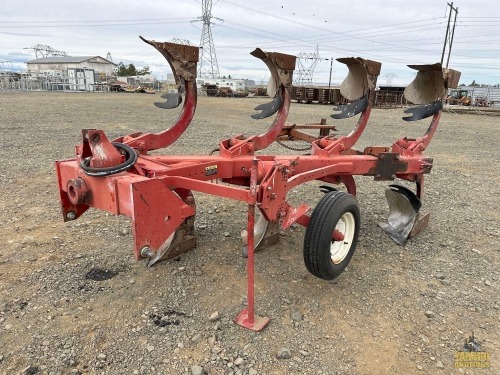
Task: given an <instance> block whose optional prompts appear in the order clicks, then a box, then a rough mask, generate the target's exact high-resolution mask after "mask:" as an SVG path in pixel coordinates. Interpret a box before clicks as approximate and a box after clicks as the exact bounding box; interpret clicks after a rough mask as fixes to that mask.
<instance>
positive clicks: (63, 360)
mask: <svg viewBox="0 0 500 375" xmlns="http://www.w3.org/2000/svg"><path fill="white" fill-rule="evenodd" d="M155 100H158V96H157V95H140V94H117V93H105V94H104V93H102V94H98V93H96V94H58V93H3V94H0V128H1V129H0V131H1V134H2V135H1V137H0V158H1V161H2V168H1V169H0V177H1V178H0V188H1V195H0V208H1V209H0V222H1V223H2V226H1V234H2V235H1V237H0V238H1V240H0V241H1V243H2V247H1V248H0V373H1V374H67V373H71V374H203V373H206V374H251V375H256V374H267V375H281V374H325V375H326V374H342V375H344V374H347V375H349V374H352V375H354V374H363V375H365V374H366V375H372V374H460V373H462V374H466V373H468V374H498V373H500V361H499V359H498V356H499V353H500V352H499V348H500V325H499V323H500V320H499V317H500V297H499V296H500V293H499V289H500V271H499V267H498V265H499V259H500V251H499V249H500V246H499V243H500V226H499V221H500V210H499V209H500V206H499V199H498V197H499V195H500V174H499V171H500V151H499V148H498V135H499V122H498V117H487V116H479V115H456V114H450V113H444V114H443V117H442V121H441V124H440V127H439V128H438V131H437V133H436V135H435V137H434V139H433V142H432V143H431V145H430V147H429V148H428V150H427V151H426V154H427V155H429V156H432V157H434V169H433V172H432V174H431V175H429V176H428V178H427V181H426V182H427V184H426V195H425V198H424V207H425V210H428V211H430V212H431V220H430V226H429V228H427V229H426V230H425V231H424V232H423V233H421V234H420V235H419V236H417V237H416V238H414V239H412V240H410V241H409V242H408V243H407V244H406V246H404V247H399V246H397V245H396V244H394V243H393V242H392V241H391V240H390V239H389V238H388V237H386V236H385V234H383V232H382V230H381V229H380V228H379V227H378V226H377V222H378V221H382V220H384V219H385V218H386V216H387V204H386V203H385V199H384V189H385V184H384V183H380V182H374V181H372V179H370V178H364V177H359V178H356V181H357V183H358V191H359V194H358V200H359V204H360V208H361V214H362V227H361V233H360V241H359V245H358V247H357V250H356V253H355V254H354V257H353V259H352V261H351V263H350V265H349V267H348V269H347V271H346V272H344V273H343V274H342V275H341V276H340V277H339V278H338V279H337V280H336V281H335V282H327V281H324V280H320V279H317V278H315V277H313V276H312V275H310V274H309V273H308V272H307V270H306V268H305V266H304V264H303V259H302V241H303V236H304V229H303V228H301V227H294V228H292V229H291V230H288V231H287V232H285V233H283V234H282V236H281V241H280V242H279V243H278V244H277V245H275V246H273V247H272V248H270V249H267V250H265V251H263V252H259V253H258V254H257V255H256V272H257V274H256V276H257V279H256V308H257V313H258V314H260V315H265V316H268V317H270V318H271V323H270V324H269V325H268V326H267V327H266V328H265V329H264V330H263V331H262V332H260V333H255V332H252V331H248V330H245V329H243V328H241V327H239V326H237V325H235V324H234V323H233V319H234V318H235V316H236V315H237V313H238V312H239V311H240V310H241V309H242V307H243V305H244V303H245V295H246V282H245V259H243V258H242V256H241V243H240V241H241V240H240V238H239V237H240V231H241V229H243V228H244V226H245V220H246V219H245V217H246V214H245V206H244V205H242V204H241V203H235V202H233V201H230V200H225V199H218V198H214V197H209V196H205V195H202V194H197V195H196V196H195V197H196V202H197V210H198V211H197V220H196V227H195V228H196V234H197V237H198V246H197V248H196V249H195V250H194V251H192V252H190V253H188V254H185V255H182V256H181V257H180V258H179V259H177V260H176V261H170V262H161V263H160V264H158V265H157V266H155V267H153V268H151V269H148V268H146V267H145V265H144V263H143V262H139V263H137V262H135V261H134V260H133V258H132V234H131V231H130V222H129V220H128V219H126V218H123V217H114V216H111V215H108V214H106V213H104V212H100V211H96V210H90V211H88V212H87V213H85V214H84V216H83V217H82V218H80V219H79V220H76V221H74V222H70V223H63V221H62V217H61V215H60V212H59V198H58V194H57V188H56V177H55V172H54V161H55V160H59V159H64V158H68V157H72V156H73V153H74V145H75V144H77V143H79V142H80V137H81V135H80V134H81V133H80V129H81V128H98V129H103V130H105V132H106V133H107V134H108V136H110V137H113V136H118V135H122V134H128V133H131V132H134V131H137V130H141V131H159V130H161V129H164V128H165V127H167V126H168V124H170V123H172V121H173V120H174V119H175V117H176V114H177V112H176V111H177V110H172V111H164V110H160V109H157V108H155V107H153V104H152V103H153V101H155ZM263 101H265V100H262V99H250V98H246V99H225V98H207V97H201V98H200V99H199V105H198V110H197V115H196V117H195V120H194V121H193V123H192V124H191V126H190V128H189V129H188V131H187V132H186V133H185V134H184V135H183V136H182V137H181V139H179V141H178V142H176V143H175V144H174V145H173V146H172V147H171V148H170V149H169V150H168V152H169V153H175V154H186V153H187V154H193V153H194V154H206V153H208V152H209V151H210V150H211V149H213V148H214V147H216V146H217V143H218V140H220V139H223V138H227V137H230V136H233V135H235V134H239V133H246V134H247V135H251V134H257V133H260V132H262V131H263V130H264V129H265V128H266V127H267V126H268V124H269V121H266V120H262V121H254V120H251V119H250V118H249V115H250V114H252V113H254V111H253V107H255V106H256V105H257V104H260V103H261V102H263ZM329 114H331V106H321V105H306V104H297V103H293V104H292V107H291V112H290V117H289V120H290V122H291V123H294V122H299V123H303V122H309V123H311V122H318V121H319V120H320V118H322V117H325V118H328V119H329V121H328V123H331V122H332V121H333V120H331V119H330V118H329V117H328V116H329ZM401 116H402V110H401V109H390V110H379V109H377V110H374V111H373V113H372V118H371V123H370V124H369V126H368V128H367V130H366V132H365V134H364V135H363V137H362V139H361V140H360V142H359V144H358V145H357V148H362V147H364V146H367V145H384V146H386V145H390V144H391V142H393V141H394V140H396V139H397V138H399V137H402V136H404V135H409V136H418V135H421V134H423V132H424V131H425V129H426V128H427V126H428V122H427V121H421V123H420V122H419V123H418V124H407V123H404V122H403V121H401V120H400V118H401ZM352 123H353V120H351V119H350V120H343V121H341V122H339V123H338V124H336V125H337V127H338V129H339V130H340V131H341V132H348V131H349V129H350V128H351V125H352ZM163 152H165V151H163ZM266 152H268V153H273V154H276V153H290V152H291V151H289V150H286V149H284V148H282V147H280V146H278V145H276V146H272V147H271V148H269V149H268V150H267V151H266ZM317 185H318V184H316V183H311V184H310V185H308V186H301V187H299V188H297V189H296V190H294V191H293V192H292V197H291V198H292V201H294V200H295V201H299V200H300V201H305V202H307V203H309V204H311V205H313V204H314V202H316V201H317V200H318V199H319V198H320V197H321V195H322V193H320V192H319V189H318V188H317ZM472 333H474V335H475V337H476V339H477V341H479V343H480V345H481V349H482V350H484V351H487V352H489V353H490V355H491V358H490V360H491V367H490V368H489V369H455V368H454V355H455V352H456V351H459V350H461V348H462V347H463V345H464V341H465V340H466V338H467V337H468V336H469V335H471V334H472Z"/></svg>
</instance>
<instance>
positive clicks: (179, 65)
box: [116, 37, 199, 154]
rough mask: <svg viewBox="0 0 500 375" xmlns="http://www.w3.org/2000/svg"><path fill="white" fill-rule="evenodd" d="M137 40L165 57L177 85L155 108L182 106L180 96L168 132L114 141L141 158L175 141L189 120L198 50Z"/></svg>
mask: <svg viewBox="0 0 500 375" xmlns="http://www.w3.org/2000/svg"><path fill="white" fill-rule="evenodd" d="M140 38H141V39H142V40H143V41H144V42H146V43H148V44H150V45H151V46H153V47H155V48H156V49H157V50H158V51H159V52H160V53H161V54H162V55H163V56H164V57H165V59H166V60H167V62H168V63H169V65H170V68H171V69H172V72H173V74H174V77H175V83H176V85H177V92H176V93H172V94H170V93H167V94H165V95H162V98H166V99H167V101H166V102H164V103H160V102H156V103H155V105H156V106H157V107H159V108H164V109H170V108H175V107H177V106H178V105H179V104H180V103H181V102H182V96H181V95H182V93H185V100H184V106H183V107H182V111H181V113H180V115H179V118H178V119H177V121H176V122H175V124H173V125H172V126H171V127H170V128H169V129H167V130H165V131H163V132H160V133H146V134H143V133H140V132H139V133H134V134H130V135H127V136H125V137H123V138H119V139H117V140H116V141H117V142H123V143H124V144H126V145H128V146H130V147H133V148H136V149H137V150H138V151H139V152H140V153H141V154H145V153H147V152H148V151H149V150H156V149H159V148H163V147H167V146H169V145H171V144H172V143H173V142H175V141H176V140H177V139H179V137H180V136H181V135H182V133H184V131H185V130H186V129H187V127H188V126H189V124H190V123H191V121H192V120H193V117H194V113H195V110H196V101H197V88H196V66H197V62H198V54H199V48H198V47H193V46H187V45H184V44H175V43H167V42H162V43H161V42H155V41H154V40H146V39H144V38H143V37H140Z"/></svg>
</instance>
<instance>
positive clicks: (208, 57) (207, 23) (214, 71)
mask: <svg viewBox="0 0 500 375" xmlns="http://www.w3.org/2000/svg"><path fill="white" fill-rule="evenodd" d="M201 9H202V16H201V17H198V18H197V19H196V20H194V21H192V22H203V31H202V32H201V40H200V49H201V51H200V52H201V55H200V59H199V62H198V77H200V78H219V65H218V64H217V56H216V55H215V46H214V40H213V38H212V28H211V27H212V25H214V23H213V22H212V20H213V19H215V20H217V21H221V22H222V21H223V19H221V18H218V17H213V16H212V0H201Z"/></svg>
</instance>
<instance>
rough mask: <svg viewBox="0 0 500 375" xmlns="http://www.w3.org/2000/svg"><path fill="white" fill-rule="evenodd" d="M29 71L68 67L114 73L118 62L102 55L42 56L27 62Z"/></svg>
mask: <svg viewBox="0 0 500 375" xmlns="http://www.w3.org/2000/svg"><path fill="white" fill-rule="evenodd" d="M26 64H27V65H28V70H29V71H35V72H39V71H60V72H62V73H63V74H64V75H66V73H67V70H68V69H82V70H83V69H85V70H93V71H94V72H96V73H98V74H104V75H107V76H110V75H113V72H114V69H115V68H116V64H115V63H113V62H111V61H109V60H106V59H105V58H103V57H100V56H64V57H63V56H53V57H41V58H39V59H35V60H31V61H28V62H27V63H26Z"/></svg>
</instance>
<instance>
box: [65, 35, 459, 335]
mask: <svg viewBox="0 0 500 375" xmlns="http://www.w3.org/2000/svg"><path fill="white" fill-rule="evenodd" d="M143 40H144V39H143ZM144 41H145V42H147V43H149V44H150V45H152V46H153V47H155V48H156V49H157V50H158V51H159V52H160V53H161V54H162V55H163V56H164V57H165V58H166V59H167V61H168V63H169V64H170V67H171V68H172V71H173V73H174V76H175V78H176V83H177V88H178V90H177V93H173V94H166V95H164V96H163V98H164V99H166V101H165V102H157V103H155V105H156V106H157V107H160V108H167V109H168V108H175V107H177V106H179V105H180V104H181V103H182V102H183V107H182V111H181V114H180V116H179V118H178V119H177V121H176V122H175V123H174V124H173V125H172V126H171V127H170V128H169V129H167V130H165V131H163V132H161V133H154V134H152V133H134V134H129V135H126V136H123V137H120V138H118V139H115V140H112V141H110V140H109V139H108V138H107V137H106V135H105V133H104V131H102V130H96V129H85V130H83V131H82V135H83V140H82V143H81V144H80V145H78V146H76V156H75V157H74V158H72V159H67V160H62V161H57V162H56V169H57V176H58V184H59V191H60V197H61V204H62V212H63V215H64V220H65V221H69V220H75V219H77V218H78V217H80V216H81V215H82V214H83V213H84V212H85V211H86V210H87V209H88V208H90V207H93V208H96V209H100V210H104V211H106V212H109V213H112V214H115V215H124V216H127V217H130V218H131V219H132V226H133V234H134V255H135V258H136V259H137V260H140V259H143V258H145V259H146V261H147V264H148V265H149V266H152V265H153V264H155V263H156V262H158V261H160V260H162V259H171V258H175V257H177V256H179V255H180V254H182V253H184V252H187V251H189V250H191V249H193V248H194V247H195V246H196V237H195V231H194V220H195V214H196V204H195V199H194V195H193V192H196V193H205V194H211V195H215V196H220V197H225V198H229V199H233V200H237V201H241V202H245V203H246V204H247V205H248V213H247V215H248V221H247V223H248V224H247V228H246V231H244V232H243V233H242V239H243V242H244V249H243V252H244V255H245V256H247V272H248V275H247V282H248V286H247V288H248V304H247V307H246V308H245V309H243V310H242V311H241V312H240V314H239V315H238V317H237V318H236V320H235V321H236V323H238V324H240V325H242V326H244V327H246V328H250V329H253V330H260V329H262V328H263V327H264V326H265V325H266V324H267V322H268V321H269V319H268V318H262V317H259V316H257V315H256V314H255V312H254V252H255V251H257V250H260V249H262V248H264V247H267V246H270V245H272V244H274V243H276V242H277V241H278V240H279V231H280V230H286V229H287V228H289V227H290V226H291V225H292V224H294V223H297V224H300V225H303V226H305V227H307V229H306V234H305V238H304V246H303V252H304V262H305V265H306V267H307V269H308V270H309V271H310V272H311V273H312V274H313V275H315V276H317V277H319V278H321V279H326V280H331V279H334V278H336V277H338V276H339V275H340V274H341V273H342V271H343V270H344V269H345V267H346V266H347V264H348V263H349V261H350V259H351V257H352V256H353V253H354V250H355V248H356V244H357V240H358V236H359V228H360V212H359V208H358V204H357V201H356V198H355V196H356V184H355V180H354V178H353V176H355V175H362V176H373V177H374V179H375V180H377V181H393V180H395V179H400V180H406V181H410V182H414V183H415V187H416V188H415V193H414V192H413V191H412V190H411V189H408V188H406V187H403V186H400V185H390V186H389V188H388V189H387V190H386V197H387V200H388V202H389V208H390V213H389V217H388V223H382V224H381V227H382V228H383V229H384V231H385V232H387V233H388V234H389V235H390V236H391V238H392V239H394V241H396V242H397V243H399V244H404V243H405V242H406V240H407V239H408V238H410V237H411V236H413V235H415V234H416V233H418V232H419V231H420V230H421V229H423V228H424V227H425V226H426V225H427V222H428V218H429V215H428V214H426V215H423V214H422V213H421V212H420V206H421V199H422V196H423V191H424V175H425V174H427V173H429V172H430V170H431V168H432V159H431V158H428V157H425V156H423V155H422V152H423V151H424V150H425V148H426V147H427V145H428V144H429V142H430V140H431V138H432V136H433V135H434V132H435V131H436V128H437V126H438V123H439V119H440V116H441V110H442V100H443V98H444V97H445V95H446V90H447V89H448V88H450V87H456V85H457V83H458V78H459V76H460V73H459V72H456V71H453V70H448V69H443V68H442V67H441V65H440V64H434V65H419V66H410V67H411V68H413V69H416V70H417V71H418V73H417V76H416V78H415V80H414V81H413V82H412V83H411V84H410V85H409V86H408V88H407V89H406V91H405V95H406V97H407V98H408V100H410V101H411V102H413V103H415V104H416V106H415V107H413V108H410V109H409V110H407V111H406V112H407V113H409V116H407V117H405V118H403V120H406V121H416V120H422V119H425V118H429V117H431V118H432V119H431V123H430V126H429V128H428V129H427V132H426V133H425V135H423V136H422V137H420V138H416V139H409V138H406V137H405V138H402V139H399V140H396V141H395V142H394V143H393V144H392V145H391V146H389V147H380V146H372V147H367V148H365V149H364V150H361V151H359V150H356V149H354V148H353V146H354V145H355V143H356V142H357V140H358V139H359V137H360V135H361V134H362V133H363V130H364V129H365V127H366V126H367V123H368V120H369V118H370V112H371V108H372V105H373V101H374V98H375V88H376V81H377V77H378V75H379V73H380V69H381V64H380V63H378V62H375V61H371V60H366V59H362V58H342V59H338V61H339V62H340V63H343V64H345V65H347V67H348V69H349V74H348V76H347V78H346V79H345V80H344V82H343V83H342V86H341V93H342V95H343V96H344V97H345V98H346V99H348V100H349V103H348V104H346V105H343V106H339V107H337V110H338V113H336V114H334V115H332V117H333V118H334V119H337V120H341V119H343V118H347V117H352V116H356V115H359V120H358V122H357V125H356V126H355V128H354V130H352V131H351V132H350V133H349V134H348V135H346V136H333V135H329V134H328V133H329V128H332V127H331V126H328V125H311V126H309V128H316V129H317V128H319V129H320V134H319V136H317V137H316V136H312V135H311V134H310V133H307V132H302V131H301V129H303V128H308V126H307V125H302V126H291V125H286V120H287V116H288V112H289V109H290V92H291V88H292V75H293V70H294V69H295V56H291V55H285V54H281V53H276V52H265V51H262V50H260V49H256V50H255V51H253V52H252V53H251V54H252V55H253V56H254V57H257V58H259V59H261V60H262V61H263V62H264V63H265V64H266V65H267V66H268V68H269V70H270V72H271V75H272V80H273V83H274V87H275V88H276V93H275V95H274V97H273V99H272V101H271V102H270V103H268V104H263V105H259V106H258V107H256V110H258V111H260V112H258V113H256V114H254V115H252V117H253V118H254V119H263V118H267V117H269V116H272V115H274V114H275V118H274V121H273V122H272V124H271V125H270V127H269V129H268V130H267V131H266V132H265V133H263V134H261V135H255V136H250V137H245V136H243V135H238V136H235V137H232V138H230V139H225V140H223V141H221V142H220V144H219V147H218V149H217V151H218V155H182V156H168V155H165V156H161V155H157V154H150V151H152V150H156V149H160V148H165V147H168V146H169V145H171V144H172V143H174V142H175V141H176V140H177V139H178V138H179V137H180V136H181V135H182V133H183V132H184V131H185V130H186V129H187V127H188V126H189V124H190V122H191V121H192V119H193V117H194V114H195V109H196V102H197V87H196V66H197V61H198V48H197V47H192V46H186V45H179V44H173V43H159V42H155V41H148V40H144ZM283 138H290V139H301V140H305V141H307V142H309V143H310V145H311V148H310V151H309V152H308V153H306V154H297V155H266V154H265V153H263V152H262V150H264V149H266V148H267V147H268V146H269V145H271V144H272V143H273V142H275V141H277V140H279V139H283ZM314 180H319V181H322V182H324V183H325V185H323V186H321V190H322V191H323V192H324V193H325V195H324V196H323V197H322V199H321V200H320V201H319V203H318V204H317V206H316V207H315V208H314V209H313V210H312V214H309V211H310V209H311V208H310V207H309V205H308V204H307V203H301V204H300V205H298V206H293V205H291V204H290V203H289V202H288V200H287V194H288V192H289V191H290V190H291V189H293V188H294V187H296V186H298V185H301V184H304V183H307V182H310V181H314ZM214 181H219V183H214ZM337 185H344V186H345V187H346V190H347V192H342V191H339V190H337V189H336V188H335V186H337ZM256 213H259V214H260V215H258V216H259V218H258V219H257V220H256Z"/></svg>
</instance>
